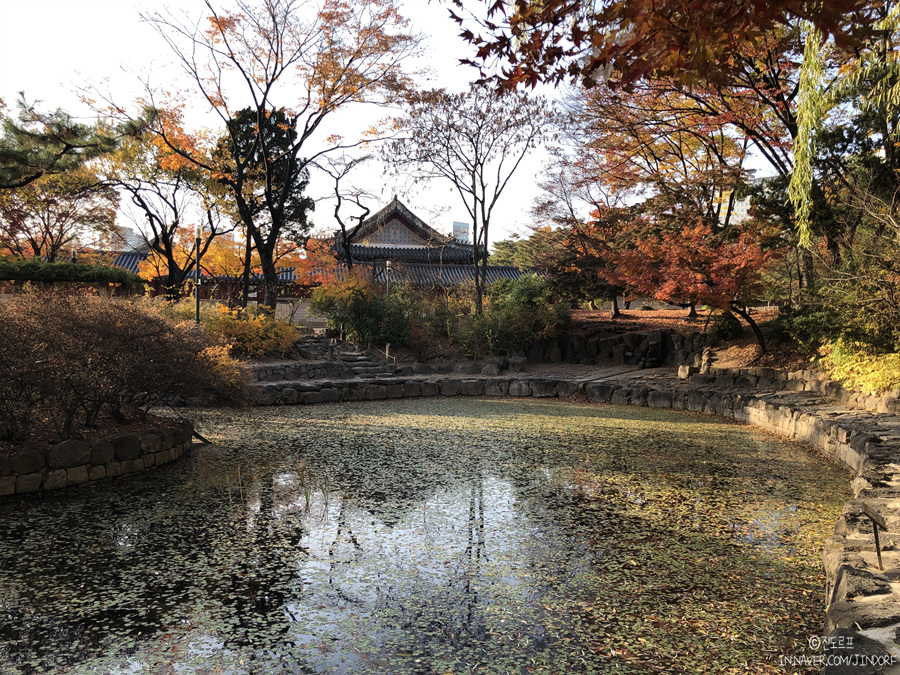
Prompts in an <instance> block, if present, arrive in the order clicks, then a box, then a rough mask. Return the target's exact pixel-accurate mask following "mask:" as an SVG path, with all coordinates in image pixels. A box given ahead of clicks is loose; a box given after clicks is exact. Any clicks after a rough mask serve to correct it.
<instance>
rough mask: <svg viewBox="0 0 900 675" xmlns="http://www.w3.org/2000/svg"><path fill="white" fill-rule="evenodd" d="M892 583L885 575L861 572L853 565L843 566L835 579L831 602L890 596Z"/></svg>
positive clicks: (866, 571) (867, 571)
mask: <svg viewBox="0 0 900 675" xmlns="http://www.w3.org/2000/svg"><path fill="white" fill-rule="evenodd" d="M891 592H892V591H891V582H890V579H888V578H887V577H886V576H884V575H883V574H879V573H877V572H875V571H874V570H873V571H869V570H861V569H857V568H855V567H852V566H851V565H841V566H840V567H839V568H838V571H837V577H836V578H835V584H834V591H833V593H832V595H831V602H832V603H834V602H842V601H844V600H853V599H854V598H858V597H870V596H874V595H890V594H891Z"/></svg>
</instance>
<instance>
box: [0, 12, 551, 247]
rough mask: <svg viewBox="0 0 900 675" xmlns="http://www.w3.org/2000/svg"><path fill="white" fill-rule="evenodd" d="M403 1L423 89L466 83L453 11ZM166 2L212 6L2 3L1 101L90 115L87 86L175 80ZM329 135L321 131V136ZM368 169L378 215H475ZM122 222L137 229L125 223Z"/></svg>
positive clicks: (529, 173) (522, 219)
mask: <svg viewBox="0 0 900 675" xmlns="http://www.w3.org/2000/svg"><path fill="white" fill-rule="evenodd" d="M220 4H221V3H220ZM405 4H406V5H407V11H406V13H407V16H409V18H410V19H411V20H412V23H413V27H414V29H415V30H417V31H419V32H421V33H424V34H426V35H427V36H428V41H427V44H426V47H427V50H428V57H427V60H428V62H429V65H430V66H431V68H432V70H433V71H434V72H435V78H434V79H433V80H432V81H430V82H422V83H421V86H423V87H434V86H441V87H447V88H449V89H454V90H460V89H463V88H465V86H466V84H467V82H468V81H469V80H471V79H474V78H475V77H476V75H477V73H476V72H475V71H474V70H473V69H471V68H467V67H464V66H460V65H458V59H459V58H463V57H466V56H469V55H470V52H469V49H470V48H469V47H467V46H466V45H465V44H464V43H463V42H462V41H461V40H460V39H459V38H458V37H457V33H458V29H457V26H456V24H455V23H453V22H452V21H451V20H450V19H449V18H448V15H447V9H446V8H445V7H444V6H442V5H441V4H439V3H438V2H434V1H433V2H430V3H429V2H426V0H406V3H405ZM165 7H169V8H171V9H174V10H176V11H185V12H187V13H188V14H190V15H191V16H192V17H199V16H202V12H203V10H204V9H205V8H204V6H203V2H202V0H144V2H131V1H129V0H0V98H2V99H3V100H4V101H5V103H6V104H7V106H11V104H13V103H14V101H15V100H16V98H17V96H18V92H20V91H24V92H25V95H26V97H27V98H28V100H29V101H33V100H39V101H41V102H42V103H41V106H40V108H41V109H42V110H47V111H49V110H53V109H55V108H58V107H61V108H63V109H65V110H67V111H69V112H70V113H73V114H76V115H79V116H84V117H86V118H90V117H91V113H90V111H89V110H88V109H87V108H86V107H85V106H84V105H83V104H81V102H80V101H79V98H78V95H77V93H76V90H77V89H78V88H79V87H83V86H84V85H85V84H87V83H94V84H100V83H103V82H105V83H106V88H107V89H108V90H109V91H110V92H112V94H113V95H114V97H115V98H116V100H117V102H118V101H125V102H129V101H132V100H133V99H134V97H135V96H136V95H137V94H138V93H139V92H140V91H141V86H140V82H139V76H144V75H146V74H147V73H148V72H149V73H150V76H151V78H152V79H153V81H154V82H166V83H168V82H169V81H170V79H172V78H175V77H176V76H177V71H176V70H174V68H173V67H172V63H173V58H172V56H171V54H170V53H169V51H168V49H169V48H168V46H167V45H166V44H165V42H164V41H163V40H162V38H161V37H160V36H159V35H158V34H157V33H156V32H155V31H154V30H153V29H152V28H151V27H150V26H147V25H146V24H143V23H142V22H141V21H140V20H139V13H140V12H145V13H147V12H152V11H154V10H157V9H162V8H165ZM417 65H418V64H417ZM285 105H288V106H289V105H290V102H285ZM383 115H384V111H383V110H379V109H377V108H375V107H374V106H360V107H359V109H358V110H355V111H353V113H352V115H351V118H348V121H349V119H353V120H355V121H356V122H357V123H359V124H360V125H361V128H364V127H365V126H369V125H370V124H372V123H374V122H376V121H377V120H378V119H379V118H381V117H382V116H383ZM198 119H201V118H198ZM325 135H327V133H326V134H323V135H322V137H321V140H322V141H323V142H324V136H325ZM543 159H544V155H543V153H542V152H540V151H538V152H536V153H532V155H531V156H530V157H529V158H527V159H526V162H525V163H523V165H522V166H521V167H520V168H519V171H518V173H517V174H516V176H515V177H514V178H513V181H512V182H511V183H510V185H509V186H508V187H507V189H506V192H505V193H504V195H503V197H501V199H500V201H499V203H498V206H497V208H496V209H495V212H494V214H495V215H494V220H493V222H492V224H491V241H492V242H493V241H497V240H499V239H504V238H506V237H508V236H509V235H510V234H512V233H514V232H515V233H519V234H525V233H527V226H528V225H529V223H530V222H531V221H530V217H529V215H528V212H529V209H530V207H531V204H532V201H533V200H534V197H535V196H536V195H537V193H538V190H537V188H536V182H537V178H536V176H537V174H538V173H539V171H540V169H541V165H542V162H543ZM363 171H365V172H366V175H365V176H363V175H362V174H359V175H358V176H356V177H355V178H354V182H356V183H358V184H359V185H361V186H364V187H366V188H367V189H368V190H370V191H372V192H374V193H375V194H376V196H377V197H378V203H377V204H373V208H372V210H373V212H374V211H375V210H377V208H380V207H381V206H383V205H384V204H386V203H387V202H388V201H389V200H390V199H391V197H392V196H393V195H394V194H398V195H399V196H400V198H401V199H402V200H403V201H404V202H405V203H406V204H407V205H408V206H409V207H410V208H411V209H412V210H413V212H415V213H417V215H419V216H420V217H421V218H422V219H423V220H425V221H426V222H428V223H429V224H431V225H432V226H433V227H435V229H437V230H438V231H441V232H444V233H447V234H449V233H450V231H451V226H452V223H453V221H463V222H468V221H469V220H470V219H469V217H468V214H467V213H466V211H465V209H464V207H463V206H462V203H461V202H460V201H459V197H458V196H456V194H455V193H454V192H451V189H452V188H451V185H450V183H449V182H448V183H440V182H437V181H435V182H433V183H432V184H431V185H429V186H428V187H427V188H424V189H423V188H416V189H415V190H416V191H414V192H412V193H409V194H404V190H405V189H406V188H405V185H404V183H403V182H400V181H397V180H394V179H388V178H386V177H385V176H384V172H383V168H382V167H381V166H380V165H379V164H378V163H370V164H369V166H368V168H367V169H363ZM329 180H330V179H329ZM330 192H331V186H330V184H329V183H328V182H327V180H323V179H318V178H317V177H316V176H315V175H314V176H313V179H312V181H311V183H310V187H309V193H310V194H311V196H313V197H314V198H318V197H321V196H324V195H326V194H330ZM332 210H333V206H332V205H330V204H328V203H320V204H319V205H318V207H317V209H316V212H315V213H314V214H313V217H312V219H313V221H314V223H315V225H316V229H317V230H322V231H326V230H327V231H330V230H333V229H336V228H337V224H336V223H335V222H334V220H333V217H332ZM440 211H442V212H441V213H439V215H435V213H436V212H440ZM121 224H123V225H130V223H128V222H127V221H124V220H123V221H122V222H121Z"/></svg>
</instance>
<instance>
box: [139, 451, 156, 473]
mask: <svg viewBox="0 0 900 675" xmlns="http://www.w3.org/2000/svg"><path fill="white" fill-rule="evenodd" d="M156 455H157V453H151V454H149V455H144V456H143V457H142V458H141V459H143V460H144V468H145V469H146V468H147V467H149V466H156Z"/></svg>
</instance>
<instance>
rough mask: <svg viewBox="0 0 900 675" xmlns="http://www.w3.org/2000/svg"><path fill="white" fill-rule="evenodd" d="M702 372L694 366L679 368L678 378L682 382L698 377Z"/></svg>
mask: <svg viewBox="0 0 900 675" xmlns="http://www.w3.org/2000/svg"><path fill="white" fill-rule="evenodd" d="M699 372H700V369H699V368H694V367H693V366H678V378H679V379H681V380H686V379H688V378H689V377H691V376H692V375H697V374H698V373H699Z"/></svg>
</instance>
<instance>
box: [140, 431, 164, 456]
mask: <svg viewBox="0 0 900 675" xmlns="http://www.w3.org/2000/svg"><path fill="white" fill-rule="evenodd" d="M138 438H139V439H140V441H141V453H143V454H145V455H146V454H148V453H151V452H159V449H160V447H161V445H162V442H161V441H162V439H161V438H160V437H159V436H157V435H156V434H142V435H140V436H138Z"/></svg>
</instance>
